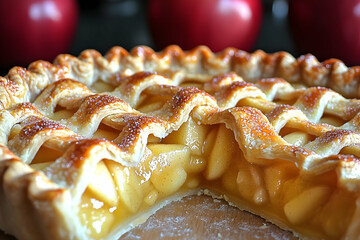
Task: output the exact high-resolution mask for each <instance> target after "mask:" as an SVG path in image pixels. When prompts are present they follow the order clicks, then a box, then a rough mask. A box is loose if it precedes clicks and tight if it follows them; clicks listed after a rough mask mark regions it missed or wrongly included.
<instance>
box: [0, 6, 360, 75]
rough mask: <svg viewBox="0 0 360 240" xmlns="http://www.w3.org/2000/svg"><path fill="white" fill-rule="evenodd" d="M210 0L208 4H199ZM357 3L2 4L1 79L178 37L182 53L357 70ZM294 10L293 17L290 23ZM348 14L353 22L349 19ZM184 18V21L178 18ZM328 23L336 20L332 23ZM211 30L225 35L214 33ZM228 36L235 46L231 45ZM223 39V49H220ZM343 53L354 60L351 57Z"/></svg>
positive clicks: (359, 9) (158, 47) (158, 44)
mask: <svg viewBox="0 0 360 240" xmlns="http://www.w3.org/2000/svg"><path fill="white" fill-rule="evenodd" d="M206 1H208V2H207V3H206V4H205V5H206V7H199V6H198V5H199V4H200V3H201V2H206ZM211 2H214V4H213V3H211ZM358 2H359V0H346V1H340V0H317V1H313V0H26V1H25V0H11V1H9V0H0V75H1V76H4V75H5V74H6V73H7V72H8V70H9V69H10V67H11V66H15V65H19V66H24V67H26V66H27V65H28V63H30V62H31V61H33V60H37V59H44V60H49V61H52V60H53V59H54V57H55V56H56V55H57V54H59V53H70V54H72V55H75V56H77V55H79V54H80V53H81V51H83V50H85V49H96V50H98V51H99V52H100V53H102V54H105V53H106V52H107V51H108V50H109V49H110V48H111V47H113V46H122V47H124V48H125V49H127V50H131V49H132V48H133V47H134V46H137V45H147V46H150V47H152V48H154V49H155V50H161V49H162V48H163V46H166V45H167V43H169V42H170V43H177V42H174V41H175V40H174V39H176V40H180V43H177V44H180V45H181V46H182V47H183V48H184V49H187V48H191V44H198V43H201V44H206V45H211V44H212V42H215V43H214V44H215V45H214V46H212V45H211V49H212V50H213V51H219V49H222V48H223V46H226V44H227V45H234V46H235V47H238V48H240V49H243V50H246V51H250V52H251V51H254V50H256V49H262V50H264V51H265V52H268V53H273V52H276V51H287V52H289V53H291V54H292V55H294V56H295V57H298V56H300V55H301V54H304V53H308V52H311V53H313V54H315V55H316V56H317V57H318V58H319V60H324V59H327V58H329V57H336V58H341V59H342V60H344V61H345V62H346V64H347V65H358V64H360V60H359V62H358V59H360V56H359V57H357V55H356V54H354V53H357V52H359V54H360V41H359V39H360V37H358V36H360V34H358V33H357V31H358V30H357V29H359V30H360V28H358V27H357V26H358V25H357V22H356V21H357V20H356V19H358V18H359V17H360V5H359V4H357V3H358ZM215 3H216V4H215ZM348 3H350V4H348ZM331 4H332V5H334V6H330V5H331ZM289 5H290V6H289ZM291 5H292V6H291ZM349 5H350V6H349ZM22 6H23V7H22ZM339 6H342V7H339ZM343 6H346V8H345V10H342V9H343V8H344V7H343ZM340 8H341V9H340ZM12 9H15V10H12ZM164 9H165V10H166V11H165V10H164ZM290 10H291V11H290ZM346 11H347V12H346ZM289 12H290V14H292V15H291V17H292V18H291V19H290V20H291V21H289ZM349 12H351V13H350V14H349ZM2 13H4V14H2ZM319 13H320V14H319ZM338 13H339V14H338ZM224 15H226V16H232V17H229V19H227V20H226V21H228V22H226V21H225V20H224V21H222V19H221V18H222V17H223V16H224ZM235 15H236V16H235ZM318 15H319V16H320V17H319V16H318ZM337 15H339V16H338V17H339V19H342V20H339V19H338V18H337ZM350 15H351V16H352V17H351V18H350V20H349V19H346V18H349V17H347V16H350ZM239 16H240V17H239ZM322 16H323V17H322ZM181 17H183V18H184V19H185V20H184V19H179V18H181ZM241 18H242V19H241ZM330 18H331V19H335V20H333V22H331V21H332V20H331V19H330ZM324 19H325V20H324ZM344 19H345V20H346V21H345V20H344ZM354 19H355V20H354ZM229 21H230V23H229ZM204 22H205V23H207V24H208V25H209V24H210V25H211V26H210V27H209V26H207V27H202V29H204V33H203V32H201V31H199V26H200V27H201V24H204ZM290 23H291V24H290ZM315 23H318V24H317V25H320V26H317V25H316V24H315ZM56 24H57V25H56ZM175 24H180V25H181V24H182V25H184V26H180V27H179V26H175ZM329 25H330V26H329ZM344 26H348V27H344ZM359 26H360V25H359ZM312 27H313V28H312ZM213 28H214V29H221V30H222V32H221V33H214V29H213ZM329 29H330V30H329ZM307 31H308V32H307ZM229 32H230V33H229ZM329 32H330V33H329ZM186 33H187V34H190V35H192V36H194V37H193V38H194V39H191V37H189V36H186ZM234 33H236V34H235V35H234ZM332 33H336V35H339V34H340V35H341V36H344V38H345V42H344V43H342V42H341V41H342V40H338V39H336V37H333V36H332V35H329V34H332ZM354 33H355V34H356V36H354ZM231 34H233V35H231ZM230 39H233V40H234V41H237V42H234V41H233V42H229V41H230ZM349 39H351V40H349ZM332 40H334V41H333V42H335V43H332ZM181 41H182V42H181ZM209 41H210V42H209ZM24 42H25V43H24ZM220 42H221V44H225V45H219V44H218V43H220ZM299 42H301V43H304V44H303V45H305V46H301V44H299ZM357 42H359V44H357ZM314 43H317V45H316V44H314ZM216 44H218V45H217V46H216ZM339 44H344V45H346V46H347V47H348V48H349V50H348V49H345V50H342V49H340V50H342V51H340V53H339V51H338V47H337V46H338V45H339ZM323 46H325V47H323ZM357 48H359V51H358V50H357ZM320 50H321V51H320ZM332 50H333V51H332ZM336 51H337V52H336ZM345 51H348V52H350V54H351V55H356V56H350V57H347V55H346V54H348V53H347V52H345ZM348 55H349V54H348Z"/></svg>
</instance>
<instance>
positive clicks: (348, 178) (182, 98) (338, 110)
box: [0, 46, 360, 239]
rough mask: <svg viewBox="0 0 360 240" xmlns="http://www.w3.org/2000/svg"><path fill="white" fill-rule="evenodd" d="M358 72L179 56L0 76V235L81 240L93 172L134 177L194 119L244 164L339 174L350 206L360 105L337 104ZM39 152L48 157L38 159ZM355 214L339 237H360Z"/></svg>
mask: <svg viewBox="0 0 360 240" xmlns="http://www.w3.org/2000/svg"><path fill="white" fill-rule="evenodd" d="M359 72H360V71H359V68H357V67H353V68H347V67H346V66H345V65H344V64H343V63H342V62H341V61H338V60H328V61H325V62H323V63H319V62H318V61H317V60H316V58H315V57H313V56H311V55H307V56H303V57H300V58H299V59H294V58H293V57H292V56H291V55H289V54H288V53H285V52H279V53H274V54H271V55H268V54H266V53H264V52H262V51H256V52H254V53H252V54H249V53H246V52H243V51H240V50H237V49H233V48H229V49H226V50H224V51H223V52H220V53H218V54H214V53H212V52H211V51H210V50H209V49H208V48H206V47H198V48H196V49H194V50H192V51H188V52H184V51H182V50H181V49H180V48H179V47H176V46H170V47H168V48H166V49H165V50H163V51H162V52H159V53H156V52H154V51H153V50H151V49H150V48H147V47H136V48H134V49H133V50H132V51H131V52H127V51H125V50H124V49H122V48H120V47H114V48H113V49H111V50H110V51H109V52H108V53H107V54H106V55H105V56H104V57H103V56H101V55H100V53H98V52H96V51H94V50H86V51H84V52H83V53H82V54H81V55H80V56H79V57H73V56H70V55H60V56H58V57H57V58H56V60H55V61H54V63H53V64H51V63H48V62H45V61H37V62H34V63H32V64H31V65H30V66H29V68H28V70H26V69H24V68H20V67H14V68H12V69H11V70H10V71H9V73H8V75H7V76H5V77H0V82H1V84H0V102H1V109H2V110H1V112H0V128H1V131H0V144H1V145H0V150H1V154H0V158H1V160H0V169H1V171H0V172H1V186H2V187H1V193H0V201H1V202H0V206H1V214H0V226H1V228H2V229H3V230H4V231H6V232H9V233H11V234H13V235H15V236H16V237H18V238H20V239H42V238H44V239H87V238H88V236H87V235H86V234H87V233H86V231H85V230H84V228H83V227H82V226H81V222H80V220H79V217H78V215H77V210H76V208H77V206H78V205H79V203H80V202H81V197H82V196H83V194H84V192H85V191H86V189H87V187H88V185H89V183H90V182H91V179H92V175H93V173H94V171H95V169H96V166H97V165H98V163H99V162H100V161H102V160H104V159H106V160H110V161H114V162H117V163H120V164H121V166H124V167H135V166H137V164H139V163H140V161H142V159H143V158H144V156H146V154H147V151H148V148H147V143H148V142H151V141H150V139H152V138H156V139H163V138H165V137H167V136H169V134H171V133H173V132H175V131H177V130H179V128H180V127H181V126H182V125H183V124H184V123H185V122H187V121H190V120H189V119H190V118H191V119H192V120H194V121H195V122H197V123H198V124H200V125H206V126H218V125H221V124H225V126H226V128H227V129H230V130H231V131H232V132H233V134H234V137H235V140H236V142H237V145H238V147H239V149H240V150H241V152H242V154H243V157H244V159H246V161H247V162H248V163H250V165H251V164H254V166H255V165H256V166H268V165H269V164H272V163H274V161H278V160H279V159H280V160H282V161H285V160H286V161H289V162H291V163H294V164H295V166H296V167H297V168H298V169H299V171H300V174H303V175H304V176H316V175H321V174H323V173H327V172H336V181H337V183H336V185H337V187H338V188H340V189H344V191H347V192H349V193H351V194H353V195H354V196H356V199H358V197H357V196H358V195H359V193H360V159H359V158H360V147H359V146H360V129H359V128H360V124H359V121H360V115H359V110H360V100H358V99H348V98H345V97H359V96H360V90H359V81H358V78H359ZM325 87H328V88H325ZM331 89H333V90H331ZM335 91H336V92H335ZM344 96H345V97H344ZM104 126H105V127H107V128H111V129H112V130H111V131H110V132H111V133H110V132H109V131H103V132H106V134H107V135H106V134H101V131H102V128H103V127H104ZM289 129H290V130H291V131H289ZM294 133H296V134H297V135H296V136H297V139H295V140H293V139H292V136H293V134H294ZM97 136H101V138H98V137H97ZM299 136H304V138H300V137H299ZM41 149H48V150H49V151H53V153H54V156H52V157H49V156H45V158H44V157H43V158H41V157H35V156H39V155H40V152H41ZM49 158H53V160H52V161H51V162H49V160H47V159H49ZM34 159H42V160H36V161H37V162H34V161H35V160H34ZM44 159H45V160H44ZM55 159H56V160H55ZM42 162H43V163H44V165H43V167H41V171H38V170H35V169H34V168H35V165H38V164H40V163H42ZM29 165H30V166H29ZM32 166H34V168H33V167H32ZM359 205H360V200H357V201H356V207H355V210H354V214H353V216H352V217H351V220H350V224H349V227H348V228H347V230H346V231H345V233H344V235H343V236H341V237H343V238H346V237H348V238H349V239H356V238H357V236H359V234H360V227H359V223H360V221H359V219H360V207H359ZM74 209H75V210H74ZM255 212H256V211H255ZM9 216H13V217H10V218H9ZM34 219H36V220H34ZM274 221H276V220H274ZM280 224H281V223H280ZM19 226H21V227H19ZM283 227H286V226H283ZM290 228H291V227H290ZM305 236H306V235H305Z"/></svg>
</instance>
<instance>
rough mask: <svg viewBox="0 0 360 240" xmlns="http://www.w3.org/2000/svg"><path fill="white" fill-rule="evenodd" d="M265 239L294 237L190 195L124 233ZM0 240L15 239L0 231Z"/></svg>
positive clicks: (129, 237) (127, 238) (129, 236)
mask: <svg viewBox="0 0 360 240" xmlns="http://www.w3.org/2000/svg"><path fill="white" fill-rule="evenodd" d="M159 238H162V239H188V240H192V239H194V240H195V239H209V240H211V239H248V240H253V239H268V240H280V239H282V240H296V239H298V238H297V237H295V236H294V235H293V234H292V233H290V232H288V231H284V230H282V229H280V228H278V227H277V226H275V225H273V224H271V223H269V222H267V221H265V220H264V219H262V218H260V217H258V216H255V215H253V214H251V213H248V212H246V211H241V210H239V209H238V208H236V207H233V206H230V205H229V204H228V203H227V202H225V201H224V200H218V199H213V198H212V197H209V196H205V195H200V196H198V195H193V196H189V197H185V198H183V199H182V200H180V201H176V202H172V203H170V204H168V205H166V206H165V207H163V208H161V209H159V210H158V211H157V212H156V213H155V214H154V215H152V216H150V218H149V219H148V220H147V221H146V222H144V223H143V224H141V225H139V226H137V227H136V228H134V229H132V230H131V231H130V232H127V233H126V234H124V235H123V236H122V237H121V238H120V239H121V240H134V239H159ZM0 240H16V239H15V238H13V237H11V236H9V235H5V234H4V233H2V232H0Z"/></svg>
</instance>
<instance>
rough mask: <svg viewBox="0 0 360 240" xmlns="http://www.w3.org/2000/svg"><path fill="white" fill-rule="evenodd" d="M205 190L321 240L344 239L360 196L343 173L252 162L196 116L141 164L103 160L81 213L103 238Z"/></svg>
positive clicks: (150, 147) (291, 138)
mask: <svg viewBox="0 0 360 240" xmlns="http://www.w3.org/2000/svg"><path fill="white" fill-rule="evenodd" d="M102 131H104V132H106V131H109V130H107V129H106V128H103V129H102ZM109 134H110V133H109ZM285 139H286V141H288V142H296V141H300V142H299V143H296V144H300V145H301V144H303V143H304V142H307V141H309V136H308V135H307V134H303V133H301V132H296V131H293V132H290V133H287V134H286V136H285ZM199 189H209V190H210V191H212V192H213V193H214V194H215V195H222V196H223V197H224V198H225V199H226V200H228V201H230V202H232V203H234V204H235V205H237V206H238V207H239V208H241V209H247V210H250V211H252V212H254V213H256V214H259V215H261V216H264V217H266V218H267V219H270V220H272V221H273V222H275V223H277V224H278V225H280V226H283V227H284V226H287V227H286V228H290V229H292V230H294V231H295V232H298V233H300V234H302V235H304V236H311V237H314V238H330V239H332V238H340V237H341V236H342V235H343V234H344V233H345V231H346V229H345V227H346V226H347V225H348V223H349V221H350V220H351V217H352V213H353V212H354V210H355V200H356V196H355V195H354V194H353V193H351V192H349V191H348V190H346V189H343V188H341V187H339V186H338V184H337V177H336V172H335V170H331V171H328V172H325V173H322V174H321V175H317V176H313V175H312V176H308V175H304V174H301V173H300V172H299V169H298V168H297V167H296V166H295V164H294V163H292V162H288V161H284V160H273V161H272V162H269V164H267V165H256V164H251V163H249V162H248V161H246V159H245V158H244V156H243V154H242V151H241V150H240V148H239V145H238V143H237V142H236V140H235V138H234V134H233V132H232V131H230V130H228V129H227V128H226V127H225V125H224V124H219V125H213V126H207V125H199V124H198V123H197V122H196V121H194V120H193V119H192V118H191V117H190V118H189V120H188V121H187V122H185V123H184V124H183V125H182V126H181V128H180V129H179V130H178V131H175V132H173V133H171V134H170V135H168V136H167V137H166V138H164V139H161V140H160V139H158V138H156V137H153V136H150V137H149V142H148V144H147V147H146V151H145V154H144V156H143V158H142V159H141V161H140V163H139V164H138V165H137V166H135V167H124V166H123V165H121V164H119V163H116V162H114V161H111V160H107V159H104V160H102V161H101V162H99V163H98V165H97V168H96V171H95V173H94V176H93V177H92V181H91V183H90V184H89V185H88V187H87V189H86V191H85V193H84V194H83V196H82V199H81V203H80V210H79V213H78V215H79V217H80V219H81V221H82V223H83V224H84V225H85V226H86V229H87V234H88V235H89V236H90V237H92V238H96V239H98V238H103V237H105V236H107V235H108V234H109V233H110V232H112V231H113V230H115V229H116V228H117V226H119V225H121V224H124V223H125V222H128V219H131V218H132V217H134V216H139V215H140V214H141V213H146V212H147V211H149V210H150V209H152V208H153V207H154V206H156V205H157V204H159V203H161V202H163V201H165V200H166V199H169V198H170V197H171V196H173V195H175V194H176V193H184V195H185V194H186V193H191V192H194V191H198V190H199ZM259 209H260V210H259ZM339 219H341V221H339Z"/></svg>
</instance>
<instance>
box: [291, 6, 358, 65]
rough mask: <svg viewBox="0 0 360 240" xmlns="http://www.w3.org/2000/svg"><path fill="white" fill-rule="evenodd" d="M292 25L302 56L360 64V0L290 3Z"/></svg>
mask: <svg viewBox="0 0 360 240" xmlns="http://www.w3.org/2000/svg"><path fill="white" fill-rule="evenodd" d="M289 23H290V27H291V32H292V35H293V38H294V42H295V44H296V46H297V48H298V50H299V51H300V53H301V54H305V53H312V54H314V55H315V56H316V57H318V58H319V59H320V60H325V59H328V58H339V59H341V60H343V61H344V62H345V63H346V64H348V65H359V64H360V0H346V1H339V0H289Z"/></svg>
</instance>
